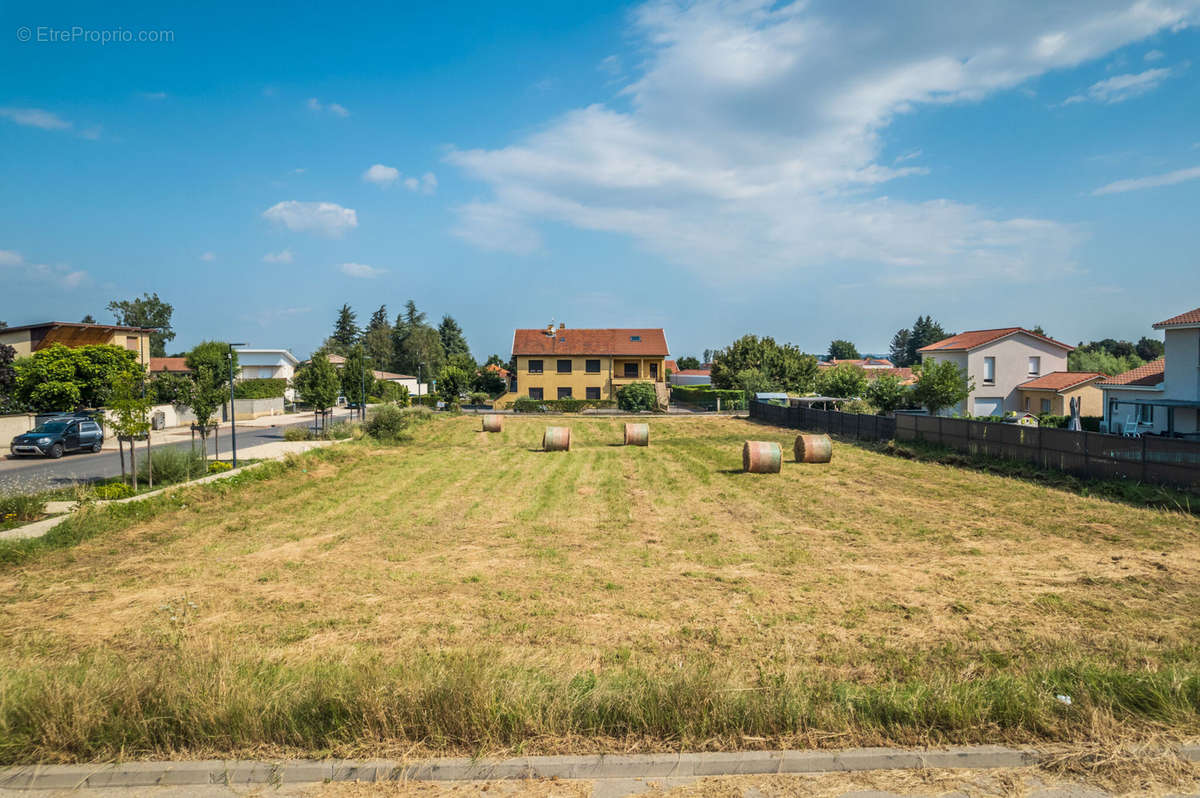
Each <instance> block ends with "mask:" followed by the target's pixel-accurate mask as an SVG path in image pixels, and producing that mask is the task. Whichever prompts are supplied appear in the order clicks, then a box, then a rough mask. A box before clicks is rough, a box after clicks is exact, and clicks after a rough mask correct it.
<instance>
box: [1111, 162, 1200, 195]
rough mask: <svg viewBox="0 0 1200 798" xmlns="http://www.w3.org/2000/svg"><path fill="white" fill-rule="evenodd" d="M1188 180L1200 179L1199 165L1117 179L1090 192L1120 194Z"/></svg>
mask: <svg viewBox="0 0 1200 798" xmlns="http://www.w3.org/2000/svg"><path fill="white" fill-rule="evenodd" d="M1188 180H1200V166H1194V167H1192V168H1191V169H1177V170H1176V171H1174V172H1167V173H1166V174H1163V175H1151V176H1150V177H1134V178H1129V179H1127V180H1117V181H1115V182H1112V183H1109V184H1108V185H1105V186H1101V187H1100V188H1098V189H1096V190H1095V191H1093V192H1092V196H1093V197H1100V196H1103V195H1105V194H1122V193H1124V192H1126V191H1140V190H1141V189H1144V188H1158V187H1159V186H1173V185H1175V184H1176V183H1184V182H1187V181H1188Z"/></svg>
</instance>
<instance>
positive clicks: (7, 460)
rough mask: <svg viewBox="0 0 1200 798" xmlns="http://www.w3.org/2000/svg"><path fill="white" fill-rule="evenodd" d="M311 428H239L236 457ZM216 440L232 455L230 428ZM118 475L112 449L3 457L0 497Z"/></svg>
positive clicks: (303, 422) (140, 451)
mask: <svg viewBox="0 0 1200 798" xmlns="http://www.w3.org/2000/svg"><path fill="white" fill-rule="evenodd" d="M343 413H345V414H346V415H347V416H348V415H349V413H348V411H338V413H337V416H336V418H337V420H339V421H340V420H342V417H343ZM311 424H312V416H311V415H309V416H307V417H305V418H304V419H302V420H299V421H293V422H290V423H288V424H280V425H279V426H277V427H251V426H242V425H241V424H239V425H238V430H237V448H238V455H239V456H240V455H241V454H242V453H243V452H245V451H246V450H247V449H249V448H250V447H251V446H257V445H259V444H263V443H271V442H273V441H281V440H283V431H284V430H285V429H287V427H289V426H292V427H296V426H309V425H311ZM218 440H219V443H220V448H219V449H217V451H219V453H220V456H221V457H222V458H228V457H229V456H230V454H231V446H232V441H231V440H230V435H229V427H227V426H222V428H221V433H220V435H219V436H218ZM199 441H200V439H199V438H198V437H197V439H196V443H197V445H199ZM191 445H192V444H191V441H190V440H189V439H187V438H184V439H183V440H175V441H171V442H165V443H160V444H154V443H152V444H151V448H152V449H159V448H162V447H165V446H175V447H181V448H185V449H186V448H188V447H190V446H191ZM214 449H215V447H214V445H213V438H212V437H211V436H210V437H209V440H208V453H209V455H210V456H211V455H212V453H213V451H214ZM145 452H146V448H145V443H143V444H141V445H140V446H139V447H138V460H139V462H140V461H141V459H142V457H143V456H144V455H145ZM126 457H128V455H126ZM126 467H128V464H126ZM120 475H121V459H120V455H118V454H117V451H116V450H115V449H113V450H109V449H107V448H106V449H105V450H104V451H102V452H98V453H94V454H93V453H92V452H75V453H72V454H67V455H63V457H62V459H60V460H50V459H46V458H42V457H13V456H12V455H8V454H6V455H5V457H4V459H3V460H0V494H5V493H34V492H36V491H41V490H50V489H53V488H60V487H62V486H64V485H71V484H73V483H75V482H84V481H92V480H97V479H105V478H107V477H119V476H120Z"/></svg>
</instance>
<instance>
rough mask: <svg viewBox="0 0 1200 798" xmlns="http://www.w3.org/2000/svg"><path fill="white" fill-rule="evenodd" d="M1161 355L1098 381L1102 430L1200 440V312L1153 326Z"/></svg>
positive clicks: (1182, 314)
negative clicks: (1160, 333)
mask: <svg viewBox="0 0 1200 798" xmlns="http://www.w3.org/2000/svg"><path fill="white" fill-rule="evenodd" d="M1154 329H1156V330H1162V331H1163V345H1164V351H1163V357H1162V358H1161V359H1159V360H1155V361H1153V362H1152V363H1147V364H1145V365H1144V366H1139V367H1138V368H1136V369H1133V370H1132V371H1127V372H1125V373H1124V374H1118V375H1117V376H1115V377H1109V378H1108V379H1106V380H1105V381H1104V382H1102V383H1100V388H1101V390H1103V391H1104V427H1103V429H1105V430H1106V431H1109V432H1114V433H1122V432H1125V431H1126V430H1129V431H1137V432H1139V433H1142V434H1145V433H1151V434H1158V435H1172V436H1176V437H1186V438H1197V439H1200V308H1196V309H1195V310H1189V311H1188V312H1187V313H1181V314H1179V315H1178V316H1172V317H1171V318H1169V319H1166V320H1165V321H1160V322H1158V323H1157V324H1155V325H1154Z"/></svg>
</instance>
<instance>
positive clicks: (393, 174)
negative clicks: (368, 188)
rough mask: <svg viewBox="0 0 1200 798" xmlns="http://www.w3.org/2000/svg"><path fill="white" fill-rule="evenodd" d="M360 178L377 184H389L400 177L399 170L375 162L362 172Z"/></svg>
mask: <svg viewBox="0 0 1200 798" xmlns="http://www.w3.org/2000/svg"><path fill="white" fill-rule="evenodd" d="M362 179H363V180H366V181H367V182H368V183H374V184H375V185H377V186H390V185H391V184H392V183H395V182H396V181H397V180H399V179H400V170H399V169H396V168H394V167H391V166H384V165H383V164H381V163H377V164H375V165H373V166H372V167H371V168H370V169H368V170H367V171H365V172H363V175H362Z"/></svg>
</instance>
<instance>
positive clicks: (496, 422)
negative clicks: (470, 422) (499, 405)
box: [483, 413, 504, 432]
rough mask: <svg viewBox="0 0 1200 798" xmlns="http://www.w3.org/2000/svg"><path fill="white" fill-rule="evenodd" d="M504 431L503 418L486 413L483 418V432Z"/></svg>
mask: <svg viewBox="0 0 1200 798" xmlns="http://www.w3.org/2000/svg"><path fill="white" fill-rule="evenodd" d="M503 430H504V416H498V415H496V414H494V413H488V414H487V415H486V416H484V417H483V431H484V432H502V431H503Z"/></svg>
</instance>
